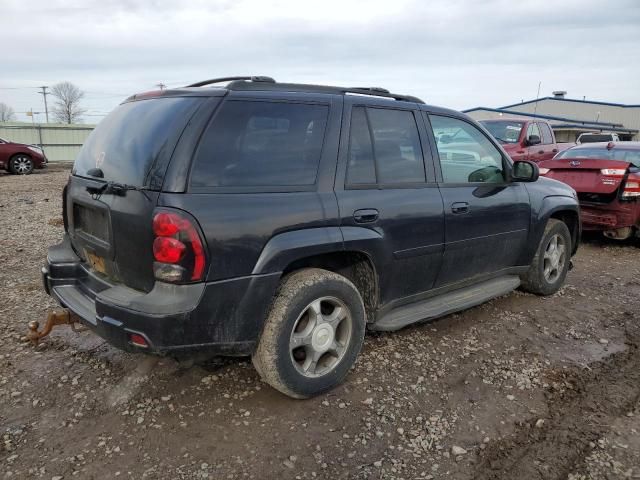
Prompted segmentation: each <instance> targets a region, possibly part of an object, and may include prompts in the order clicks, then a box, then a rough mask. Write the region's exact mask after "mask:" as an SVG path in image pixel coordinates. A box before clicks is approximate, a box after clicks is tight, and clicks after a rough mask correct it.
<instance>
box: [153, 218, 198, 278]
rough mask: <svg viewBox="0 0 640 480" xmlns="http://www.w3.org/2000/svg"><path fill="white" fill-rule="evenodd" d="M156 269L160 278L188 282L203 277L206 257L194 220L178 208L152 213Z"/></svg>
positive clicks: (155, 273)
mask: <svg viewBox="0 0 640 480" xmlns="http://www.w3.org/2000/svg"><path fill="white" fill-rule="evenodd" d="M153 233H154V235H155V239H154V241H153V257H154V258H155V262H154V264H153V273H154V275H155V277H156V279H158V280H162V281H163V282H170V283H189V282H198V281H201V280H204V274H205V266H206V263H207V258H206V254H205V248H204V243H203V241H202V237H201V236H200V233H199V231H198V227H197V226H196V224H195V222H194V221H193V220H192V219H191V218H190V217H189V216H187V215H186V214H184V213H181V212H177V211H171V212H169V211H161V212H158V213H156V215H155V216H154V217H153Z"/></svg>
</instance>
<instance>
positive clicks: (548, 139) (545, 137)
mask: <svg viewBox="0 0 640 480" xmlns="http://www.w3.org/2000/svg"><path fill="white" fill-rule="evenodd" d="M538 126H539V127H540V133H542V138H541V140H542V143H543V144H544V145H549V144H551V143H553V136H552V135H551V129H550V128H549V125H547V124H546V123H539V124H538Z"/></svg>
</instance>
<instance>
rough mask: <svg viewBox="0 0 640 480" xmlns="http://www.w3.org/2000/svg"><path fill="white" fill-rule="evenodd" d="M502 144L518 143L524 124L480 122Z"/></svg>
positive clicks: (496, 121)
mask: <svg viewBox="0 0 640 480" xmlns="http://www.w3.org/2000/svg"><path fill="white" fill-rule="evenodd" d="M480 123H481V124H482V126H483V127H484V128H486V129H487V130H489V133H490V134H491V135H493V137H494V138H495V139H496V140H498V141H499V142H500V143H518V138H520V132H521V131H522V127H523V126H524V122H516V121H513V120H485V121H482V122H480Z"/></svg>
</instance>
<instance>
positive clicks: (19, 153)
mask: <svg viewBox="0 0 640 480" xmlns="http://www.w3.org/2000/svg"><path fill="white" fill-rule="evenodd" d="M47 162H48V160H47V157H46V155H45V154H44V152H43V151H42V149H40V148H39V147H35V146H33V145H24V144H22V143H13V142H10V141H9V140H4V139H2V138H0V169H4V170H8V171H9V172H11V173H14V174H16V175H28V174H29V173H31V172H33V169H34V168H44V167H46V166H47Z"/></svg>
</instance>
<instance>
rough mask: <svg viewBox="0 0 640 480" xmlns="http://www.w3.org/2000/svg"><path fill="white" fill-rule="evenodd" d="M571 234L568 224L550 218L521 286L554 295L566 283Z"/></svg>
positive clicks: (538, 293) (543, 293)
mask: <svg viewBox="0 0 640 480" xmlns="http://www.w3.org/2000/svg"><path fill="white" fill-rule="evenodd" d="M571 250H572V246H571V234H570V233H569V229H568V228H567V225H566V224H565V223H564V222H562V221H560V220H556V219H554V218H551V219H549V221H548V222H547V226H546V228H545V230H544V234H543V235H542V240H540V245H538V250H537V252H536V255H535V257H533V261H532V262H531V266H530V267H529V271H528V272H527V273H526V274H524V275H523V276H522V277H521V280H522V284H521V288H522V289H523V290H525V291H527V292H530V293H535V294H536V295H552V294H554V293H556V292H557V291H558V290H559V289H560V287H562V285H563V284H564V280H565V278H566V276H567V272H568V271H569V262H570V260H571Z"/></svg>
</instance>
